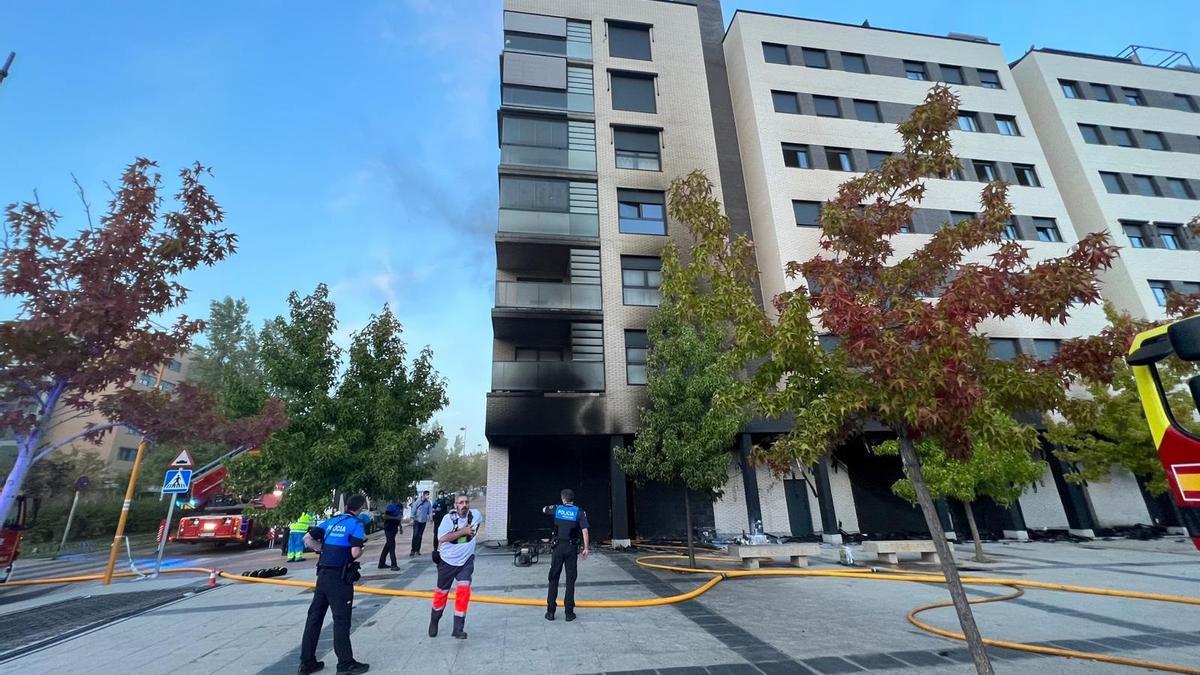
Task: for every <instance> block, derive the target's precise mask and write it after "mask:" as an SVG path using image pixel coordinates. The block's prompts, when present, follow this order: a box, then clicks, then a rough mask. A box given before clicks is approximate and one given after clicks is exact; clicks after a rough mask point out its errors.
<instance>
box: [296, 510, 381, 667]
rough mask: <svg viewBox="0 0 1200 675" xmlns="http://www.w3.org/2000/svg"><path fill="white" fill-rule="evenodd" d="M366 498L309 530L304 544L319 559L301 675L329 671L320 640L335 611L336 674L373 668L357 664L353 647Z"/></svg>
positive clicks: (305, 632)
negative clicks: (352, 618) (352, 623)
mask: <svg viewBox="0 0 1200 675" xmlns="http://www.w3.org/2000/svg"><path fill="white" fill-rule="evenodd" d="M366 503H367V499H366V497H363V496H362V495H354V496H353V497H351V498H350V499H349V500H348V501H347V502H346V512H345V513H341V514H338V515H336V516H334V517H332V518H330V519H329V520H326V521H325V522H323V523H321V524H320V525H319V526H317V527H310V528H309V529H308V533H307V534H305V535H304V544H305V546H307V547H308V548H311V549H312V550H314V551H318V552H320V554H321V557H320V559H318V560H317V587H316V589H315V590H314V591H313V599H312V604H310V605H309V606H308V620H307V621H306V622H305V624H304V639H303V640H302V641H301V642H300V671H299V672H300V675H307V674H308V673H315V672H317V671H318V670H321V669H322V668H324V667H325V662H324V661H318V660H317V638H319V637H320V635H321V624H323V623H325V611H326V610H330V611H332V612H333V651H334V653H336V654H337V659H338V665H337V672H338V675H357V674H358V673H365V672H367V671H368V670H370V669H371V667H370V666H368V665H367V664H365V663H359V662H358V661H355V660H354V652H353V650H351V648H350V612H351V610H352V609H353V603H354V582H355V581H358V579H359V577H360V576H361V575H360V574H359V572H358V568H359V565H358V562H356V561H357V559H358V557H359V556H361V555H362V546H363V541H364V540H365V537H366V534H365V532H364V530H363V524H362V521H361V520H359V517H358V514H359V512H360V511H362V509H363V507H364V506H365V505H366Z"/></svg>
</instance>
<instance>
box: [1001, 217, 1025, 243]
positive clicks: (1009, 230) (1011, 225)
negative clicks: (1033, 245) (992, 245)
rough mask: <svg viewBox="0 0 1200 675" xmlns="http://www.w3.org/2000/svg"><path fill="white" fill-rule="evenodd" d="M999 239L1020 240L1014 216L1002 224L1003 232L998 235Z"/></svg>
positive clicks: (1019, 232)
mask: <svg viewBox="0 0 1200 675" xmlns="http://www.w3.org/2000/svg"><path fill="white" fill-rule="evenodd" d="M1000 238H1001V239H1003V240H1004V241H1016V240H1018V239H1020V238H1021V231H1020V230H1019V229H1017V217H1016V216H1012V217H1011V218H1009V219H1008V222H1007V223H1005V224H1004V231H1003V232H1001V233H1000Z"/></svg>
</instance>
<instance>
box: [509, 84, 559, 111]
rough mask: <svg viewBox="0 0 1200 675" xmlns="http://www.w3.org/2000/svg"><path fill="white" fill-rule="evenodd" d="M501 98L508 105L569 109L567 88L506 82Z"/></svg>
mask: <svg viewBox="0 0 1200 675" xmlns="http://www.w3.org/2000/svg"><path fill="white" fill-rule="evenodd" d="M500 98H501V100H502V101H503V102H504V103H505V104H506V105H518V106H527V107H530V108H553V109H555V110H566V109H567V91H566V90H565V89H546V88H544V87H526V86H522V85H516V84H506V85H504V86H502V87H501V89H500Z"/></svg>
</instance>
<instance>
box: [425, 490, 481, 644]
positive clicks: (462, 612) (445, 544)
mask: <svg viewBox="0 0 1200 675" xmlns="http://www.w3.org/2000/svg"><path fill="white" fill-rule="evenodd" d="M482 524H483V515H482V514H480V513H479V511H478V510H476V509H473V508H471V498H470V497H468V496H466V495H459V496H458V497H457V498H456V499H455V500H454V510H453V511H451V512H450V513H448V514H446V517H445V518H443V519H442V522H441V524H440V525H439V526H438V529H437V541H438V547H437V550H436V551H434V554H433V555H434V561H435V562H437V566H438V576H437V588H435V589H434V591H433V612H432V613H431V615H430V617H429V637H437V634H438V622H440V621H441V620H442V612H444V611H445V610H446V603H447V601H448V599H449V595H450V585H451V584H452V583H453V584H456V585H455V588H454V632H453V633H451V635H453V636H454V637H455V638H458V639H459V640H466V639H467V633H466V631H464V630H463V624H464V623H465V622H466V618H467V605H468V604H469V603H470V602H471V575H472V573H474V571H475V540H476V539H477V538H478V536H479V526H480V525H482Z"/></svg>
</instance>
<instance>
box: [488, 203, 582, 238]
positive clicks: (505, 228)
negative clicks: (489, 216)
mask: <svg viewBox="0 0 1200 675" xmlns="http://www.w3.org/2000/svg"><path fill="white" fill-rule="evenodd" d="M499 229H500V231H501V232H508V233H510V234H537V235H546V236H552V237H586V238H589V239H596V238H598V237H599V236H600V217H599V216H597V215H595V214H588V213H558V212H554V211H528V210H520V209H500V225H499Z"/></svg>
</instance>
